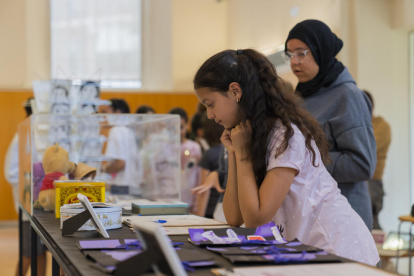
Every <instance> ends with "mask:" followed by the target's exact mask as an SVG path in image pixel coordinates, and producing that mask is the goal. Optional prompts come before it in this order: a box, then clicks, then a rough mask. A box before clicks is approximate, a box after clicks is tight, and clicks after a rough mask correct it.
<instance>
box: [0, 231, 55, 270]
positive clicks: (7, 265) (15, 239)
mask: <svg viewBox="0 0 414 276" xmlns="http://www.w3.org/2000/svg"><path fill="white" fill-rule="evenodd" d="M46 256H47V270H46V275H47V276H50V275H52V265H51V264H52V256H51V254H50V253H49V252H47V255H46ZM18 260H19V231H18V227H17V224H16V223H12V224H10V223H7V224H0V275H1V276H13V275H15V273H16V268H17V262H18ZM26 275H30V269H29V271H28V272H27V274H26Z"/></svg>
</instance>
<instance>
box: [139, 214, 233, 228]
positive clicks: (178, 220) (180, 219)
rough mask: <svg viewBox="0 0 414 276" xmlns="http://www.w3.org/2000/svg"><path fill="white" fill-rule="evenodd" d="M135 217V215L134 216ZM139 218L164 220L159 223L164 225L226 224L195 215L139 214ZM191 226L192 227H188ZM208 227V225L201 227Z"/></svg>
mask: <svg viewBox="0 0 414 276" xmlns="http://www.w3.org/2000/svg"><path fill="white" fill-rule="evenodd" d="M134 218H135V216H134ZM139 219H143V220H146V221H155V222H157V221H166V222H164V223H160V225H162V226H164V227H183V226H184V227H187V226H213V225H223V226H224V225H227V224H226V223H225V222H221V221H217V220H214V219H209V218H204V217H199V216H196V215H165V216H140V217H139ZM189 228H192V227H189ZM203 228H208V227H203Z"/></svg>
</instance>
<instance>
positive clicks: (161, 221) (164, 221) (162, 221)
mask: <svg viewBox="0 0 414 276" xmlns="http://www.w3.org/2000/svg"><path fill="white" fill-rule="evenodd" d="M150 221H152V222H158V223H166V222H167V221H166V220H163V219H156V220H150Z"/></svg>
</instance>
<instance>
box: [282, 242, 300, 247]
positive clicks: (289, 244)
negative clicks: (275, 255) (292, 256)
mask: <svg viewBox="0 0 414 276" xmlns="http://www.w3.org/2000/svg"><path fill="white" fill-rule="evenodd" d="M286 245H287V246H299V245H302V243H301V242H290V243H288V244H286Z"/></svg>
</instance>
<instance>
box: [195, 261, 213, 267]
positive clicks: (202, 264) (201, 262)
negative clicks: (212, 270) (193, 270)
mask: <svg viewBox="0 0 414 276" xmlns="http://www.w3.org/2000/svg"><path fill="white" fill-rule="evenodd" d="M215 264H216V263H215V262H213V261H200V262H189V263H188V265H189V266H191V267H197V266H212V265H215Z"/></svg>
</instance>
